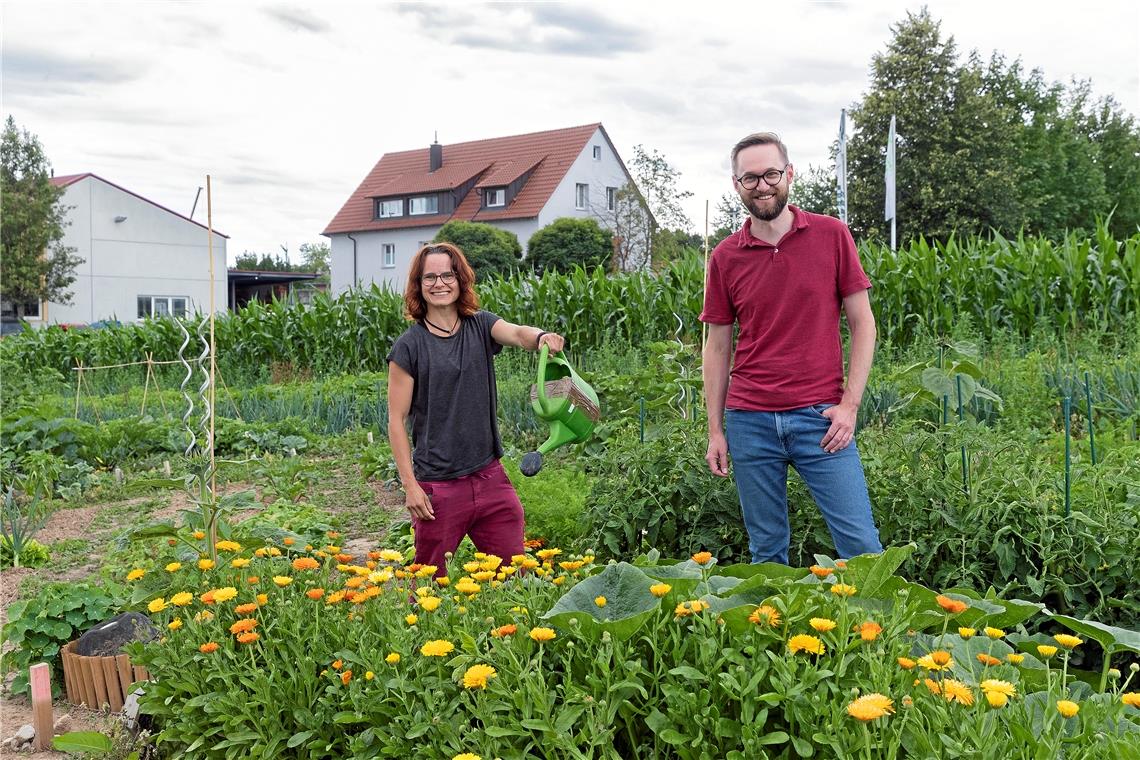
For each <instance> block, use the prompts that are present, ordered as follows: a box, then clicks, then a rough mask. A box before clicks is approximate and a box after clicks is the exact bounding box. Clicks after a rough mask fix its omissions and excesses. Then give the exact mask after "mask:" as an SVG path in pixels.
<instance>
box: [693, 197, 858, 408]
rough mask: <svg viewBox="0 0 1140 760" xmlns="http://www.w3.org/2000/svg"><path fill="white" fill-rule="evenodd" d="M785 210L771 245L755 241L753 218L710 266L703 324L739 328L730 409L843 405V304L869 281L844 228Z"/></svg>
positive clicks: (827, 219)
mask: <svg viewBox="0 0 1140 760" xmlns="http://www.w3.org/2000/svg"><path fill="white" fill-rule="evenodd" d="M788 208H790V209H791V210H792V214H793V217H794V219H793V222H792V228H791V230H789V231H788V233H787V234H786V235H784V237H783V238H781V239H780V241H779V242H778V243H777V244H776V245H772V244H770V243H766V242H764V241H763V240H760V239H759V238H756V237H754V236H753V235H752V229H751V219H749V220H746V221H745V222H744V226H743V227H741V228H740V231H739V232H736V233H734V234H732V235H729V236H728V237H727V238H725V239H724V240H722V241H721V243H720V245H718V246H717V247H716V249H715V250H713V252H712V256H711V257H710V259H709V271H708V280H707V282H706V283H705V305H704V310H703V311H702V312H701V317H700V318H701V321H702V322H708V323H710V324H715V325H730V324H732V323H733V322H739V323H740V335H739V338H738V339H737V343H736V355H735V356H734V357H733V361H732V374H731V376H730V379H729V383H728V399H727V402H726V407H727V408H728V409H746V410H753V411H765V412H773V411H782V410H786V409H797V408H800V407H804V406H811V405H813V404H838V403H839V402H840V401H841V400H842V398H843V346H842V343H841V341H840V335H839V314H840V310H841V308H842V303H843V298H845V297H846V296H849V295H851V294H852V293H858V292H859V291H861V290H867V289H868V288H870V287H871V281H870V280H869V279H867V275H866V273H864V272H863V266H862V265H861V264H860V263H859V252H858V251H857V250H856V248H855V241H854V240H853V239H852V237H851V232H850V231H849V230H848V229H847V225H845V224H843V222H841V221H839V220H838V219H834V218H832V217H830V216H821V215H820V214H812V213H810V212H807V211H802V210H801V209H798V208H796V207H795V206H791V205H789V206H788Z"/></svg>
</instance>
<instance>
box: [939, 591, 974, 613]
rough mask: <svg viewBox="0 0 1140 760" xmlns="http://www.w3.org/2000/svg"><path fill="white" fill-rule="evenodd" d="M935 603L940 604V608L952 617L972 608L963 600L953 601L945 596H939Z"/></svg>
mask: <svg viewBox="0 0 1140 760" xmlns="http://www.w3.org/2000/svg"><path fill="white" fill-rule="evenodd" d="M934 601H936V602H938V606H939V607H941V608H942V609H944V610H946V611H947V612H948V613H950V614H951V615H957V614H958V613H959V612H965V611H966V610H967V609H969V607H970V605H968V604H966V603H965V602H963V601H962V600H961V599H951V598H950V597H948V596H946V595H944V594H939V595H938V596H936V597H934Z"/></svg>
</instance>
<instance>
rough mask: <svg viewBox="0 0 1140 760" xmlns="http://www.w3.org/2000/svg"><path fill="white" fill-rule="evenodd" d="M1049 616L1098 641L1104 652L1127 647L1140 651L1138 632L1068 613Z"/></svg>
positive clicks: (1139, 633) (1139, 635)
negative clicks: (1081, 618) (1082, 618)
mask: <svg viewBox="0 0 1140 760" xmlns="http://www.w3.org/2000/svg"><path fill="white" fill-rule="evenodd" d="M1049 617H1051V618H1053V619H1054V620H1056V621H1057V622H1058V623H1063V624H1064V625H1067V626H1068V627H1069V628H1071V629H1073V630H1074V631H1076V632H1077V633H1080V634H1083V635H1085V636H1087V637H1089V638H1090V639H1093V640H1095V641H1097V642H1099V643H1100V645H1101V646H1102V647H1104V651H1105V652H1108V653H1112V652H1116V651H1119V650H1121V649H1129V650H1131V651H1133V652H1137V653H1140V632H1137V631H1132V630H1129V629H1127V628H1117V627H1115V626H1111V625H1105V624H1104V623H1098V622H1097V621H1095V620H1080V619H1078V618H1073V617H1069V616H1068V615H1055V614H1053V613H1049Z"/></svg>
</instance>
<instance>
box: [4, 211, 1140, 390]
mask: <svg viewBox="0 0 1140 760" xmlns="http://www.w3.org/2000/svg"><path fill="white" fill-rule="evenodd" d="M860 256H861V258H862V260H863V265H864V267H865V268H866V270H867V274H868V275H869V276H870V278H871V281H872V282H873V283H874V289H873V290H872V295H871V300H872V305H873V307H874V310H875V314H876V317H877V319H878V323H879V332H880V335H882V336H883V337H886V338H889V339H890V340H891V341H892V342H893V343H894V344H895V345H904V344H905V343H906V342H907V341H909V340H911V339H913V338H914V337H915V336H916V335H930V334H941V333H944V332H946V331H948V330H949V329H950V328H952V327H953V326H954V325H955V324H956V323H958V322H959V321H961V319H962V318H963V316H964V315H969V317H970V318H971V319H972V320H973V323H974V325H975V326H976V327H977V328H978V329H979V330H981V332H982V333H983V334H984V335H986V336H992V335H995V334H1001V333H1015V334H1021V335H1028V334H1030V333H1032V332H1035V331H1041V330H1051V331H1073V330H1092V331H1097V332H1105V333H1112V332H1120V331H1128V330H1131V331H1134V332H1135V331H1136V330H1137V329H1138V327H1140V233H1137V234H1136V235H1133V236H1131V237H1130V238H1127V239H1125V240H1116V239H1114V238H1113V237H1112V236H1111V234H1110V233H1109V232H1108V230H1107V227H1106V226H1105V225H1103V224H1102V225H1100V226H1099V227H1098V229H1097V231H1096V233H1095V234H1094V235H1093V236H1091V237H1089V236H1077V235H1071V236H1069V237H1067V238H1065V239H1064V240H1061V241H1050V240H1045V239H1041V238H1032V237H1019V238H1017V239H1016V240H1010V239H1006V238H1003V237H1001V236H998V235H995V236H993V237H990V238H969V239H962V240H957V239H953V238H952V239H950V240H949V241H947V242H944V243H943V242H938V243H928V242H926V241H924V240H918V241H916V242H914V243H912V244H911V245H909V246H907V247H905V248H900V249H899V250H898V251H894V252H892V251H891V250H890V249H889V248H888V247H886V246H882V245H873V244H864V245H862V246H861V247H860ZM703 286H704V275H703V263H702V258H701V257H700V256H699V255H695V254H694V255H690V256H688V257H686V258H684V259H682V260H679V261H676V262H674V263H673V264H671V265H670V266H669V267H667V268H665V269H664V270H662V271H660V272H656V273H649V272H634V273H627V274H619V275H607V274H606V273H605V272H603V271H602V270H595V271H593V272H586V271H584V270H581V269H578V270H575V271H572V272H569V273H565V274H559V273H554V272H548V273H546V274H544V275H543V276H542V277H537V278H536V277H533V276H528V275H524V274H519V275H515V276H514V277H511V278H507V279H501V280H492V281H489V282H487V283H483V284H481V285H480V286H479V295H480V301H481V303H482V305H483V307H484V308H487V309H489V310H491V311H494V312H495V313H497V314H499V315H501V316H502V317H504V318H506V319H508V320H510V321H512V322H519V323H525V324H533V325H538V326H541V327H542V328H544V329H547V330H554V331H558V332H561V333H562V334H564V335H565V336H567V338H568V339H569V341H570V344H571V348H572V349H573V350H574V351H577V352H580V351H588V350H590V349H591V348H594V347H597V346H600V345H602V344H603V343H604V342H606V341H609V342H610V343H616V344H624V345H641V344H644V343H647V342H650V341H655V340H667V339H673V338H681V339H683V340H694V341H695V340H696V339H697V336H698V335H699V331H700V323H699V322H698V320H697V316H698V315H699V313H700V309H701V300H702V291H703ZM402 309H403V300H402V296H401V294H399V293H395V292H393V291H391V290H387V289H382V288H379V287H376V286H372V287H371V288H368V289H361V290H357V291H352V292H349V293H344V294H342V295H340V296H338V297H336V298H329V297H323V296H322V297H318V298H317V299H315V300H314V302H313V303H312V305H310V306H302V305H296V304H294V305H289V304H286V303H283V302H273V303H268V304H263V303H257V302H254V303H251V304H249V305H248V306H246V307H245V308H243V309H241V310H240V311H237V312H235V313H232V314H227V315H225V316H223V317H222V318H220V319H218V320H217V323H216V334H217V345H218V356H219V363H220V364H221V365H223V366H227V367H229V368H230V371H231V372H233V371H234V370H235V368H236V369H238V370H240V369H241V368H242V367H245V368H256V367H265V366H268V365H269V364H270V363H272V362H282V363H287V364H289V365H291V366H292V367H295V368H297V369H303V370H305V371H308V372H312V373H313V374H317V375H325V374H330V373H342V372H359V371H376V370H382V369H384V368H385V366H386V363H385V356H386V355H387V352H388V350H389V348H390V346H391V344H392V342H393V341H394V340H395V338H396V337H397V336H399V335H400V333H401V332H403V330H404V329H406V327H407V322H406V321H405V320H404V318H403V313H402ZM191 322H194V320H191ZM189 327H190V329H191V331H193V328H194V325H193V324H191V325H189ZM180 343H181V333H180V331H179V329H178V327H177V325H176V324H175V323H174V322H173V320H170V319H157V320H147V321H145V322H142V323H138V324H131V325H124V326H119V327H107V328H102V329H98V330H76V329H70V330H64V329H62V328H59V327H51V328H47V329H43V330H35V331H25V332H23V333H21V334H19V335H15V336H10V337H8V338H5V339H4V340H3V341H2V342H0V358H2V359H3V361H4V363H5V367H6V368H11V369H14V370H17V371H23V372H36V371H38V370H41V369H47V368H52V369H55V370H58V371H60V372H62V373H64V375H65V376H67V375H69V374H70V370H71V369H72V368H73V367H75V366H76V363H77V362H78V361H82V362H83V364H84V365H86V366H91V365H99V364H119V363H124V362H131V361H142V360H144V359H145V356H146V354H147V353H150V354H151V355H152V357H153V359H154V360H155V361H166V360H172V359H174V358H176V356H177V351H178V346H179V344H180ZM191 353H193V351H192V352H191Z"/></svg>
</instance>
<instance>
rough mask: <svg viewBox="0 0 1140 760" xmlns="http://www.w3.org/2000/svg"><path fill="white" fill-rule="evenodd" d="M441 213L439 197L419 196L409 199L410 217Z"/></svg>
mask: <svg viewBox="0 0 1140 760" xmlns="http://www.w3.org/2000/svg"><path fill="white" fill-rule="evenodd" d="M438 213H439V196H438V195H417V196H415V197H413V198H409V199H408V215H409V216H419V215H423V214H438Z"/></svg>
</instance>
